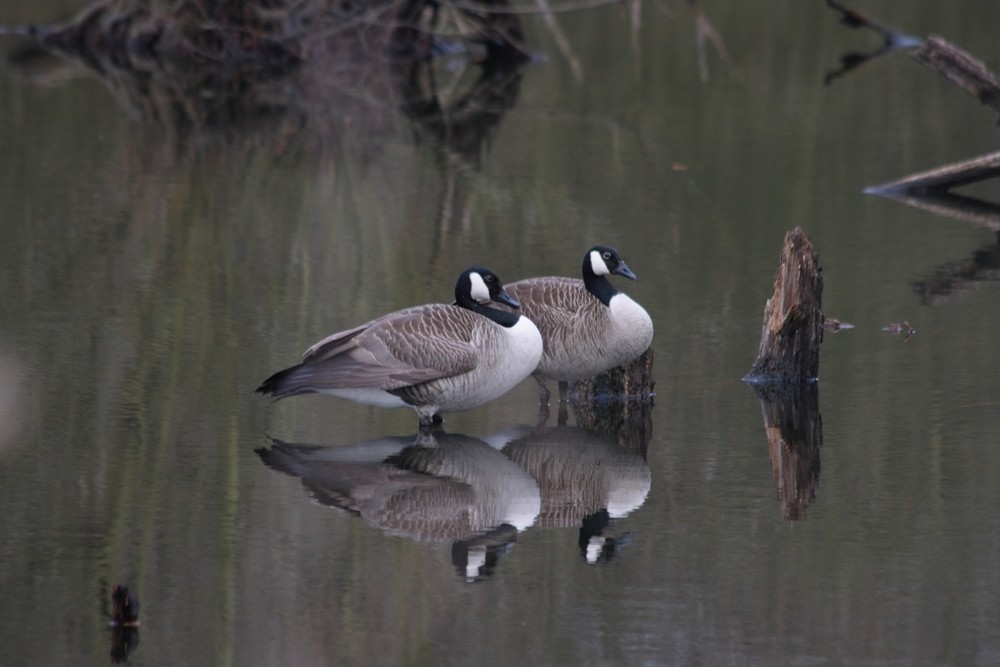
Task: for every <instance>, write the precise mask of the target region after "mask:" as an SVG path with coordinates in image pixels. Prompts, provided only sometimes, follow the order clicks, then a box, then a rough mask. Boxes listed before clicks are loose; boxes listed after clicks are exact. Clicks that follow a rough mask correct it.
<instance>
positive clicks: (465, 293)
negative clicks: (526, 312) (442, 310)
mask: <svg viewBox="0 0 1000 667" xmlns="http://www.w3.org/2000/svg"><path fill="white" fill-rule="evenodd" d="M490 301H496V302H497V303H503V304H506V305H508V306H510V307H511V308H520V307H521V304H519V303H518V302H517V300H516V299H514V297H512V296H511V295H510V294H507V292H506V291H505V290H504V288H503V283H501V282H500V278H499V277H498V276H497V274H495V273H493V272H492V271H490V270H489V269H487V268H485V267H482V266H474V267H472V268H469V269H466V270H465V271H464V272H463V273H462V275H460V276H459V277H458V282H457V283H456V284H455V302H456V303H457V304H458V305H460V306H465V307H466V308H468V307H470V306H473V305H486V304H488V303H489V302H490Z"/></svg>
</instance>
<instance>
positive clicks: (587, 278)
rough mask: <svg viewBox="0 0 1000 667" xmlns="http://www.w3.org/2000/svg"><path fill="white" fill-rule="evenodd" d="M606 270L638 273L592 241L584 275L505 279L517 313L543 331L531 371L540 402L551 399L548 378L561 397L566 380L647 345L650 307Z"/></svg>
mask: <svg viewBox="0 0 1000 667" xmlns="http://www.w3.org/2000/svg"><path fill="white" fill-rule="evenodd" d="M609 274H617V275H620V276H625V277H626V278H628V279H630V280H635V278H636V275H635V274H634V273H632V271H631V270H630V269H629V268H628V266H626V265H625V261H624V260H623V259H622V258H621V255H619V254H618V251H617V250H615V249H614V248H609V247H607V246H594V247H593V248H591V249H590V250H588V251H587V254H586V255H584V257H583V280H577V279H574V278H560V277H546V278H528V279H526V280H519V281H517V282H516V283H511V284H510V285H507V292H508V293H509V294H510V295H511V296H513V297H514V299H516V300H517V301H518V302H519V303H520V304H521V313H522V314H524V315H525V316H526V317H528V318H529V319H531V320H532V321H533V322H534V323H535V324H536V325H538V329H539V331H541V332H542V340H543V341H544V344H545V349H544V352H543V353H542V359H541V361H540V362H539V364H538V368H537V369H536V370H535V372H534V373H532V375H533V376H534V378H535V380H536V381H537V382H538V395H539V398H540V399H541V401H542V402H543V403H547V402H548V400H549V389H548V387H547V386H546V383H545V381H546V379H550V380H556V381H558V382H559V399H560V401H563V402H565V400H566V391H567V388H568V385H569V382H570V381H574V380H585V379H587V378H590V377H593V376H595V375H598V374H600V373H603V372H604V371H606V370H609V369H611V368H615V367H616V366H621V365H622V364H626V363H628V362H630V361H632V360H633V359H635V358H636V357H638V356H639V355H640V354H642V353H643V352H645V351H646V350H647V349H648V348H649V344H650V342H652V340H653V322H652V320H650V319H649V313H647V312H646V309H645V308H643V307H642V306H640V305H639V304H638V303H636V302H635V301H633V300H632V299H631V298H629V296H628V295H627V294H623V293H622V292H619V291H618V290H617V289H615V287H614V285H612V284H611V282H610V281H608V279H607V276H608V275H609Z"/></svg>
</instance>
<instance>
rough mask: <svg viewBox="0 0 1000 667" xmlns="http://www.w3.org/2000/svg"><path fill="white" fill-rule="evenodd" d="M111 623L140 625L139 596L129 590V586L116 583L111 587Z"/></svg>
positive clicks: (125, 625)
mask: <svg viewBox="0 0 1000 667" xmlns="http://www.w3.org/2000/svg"><path fill="white" fill-rule="evenodd" d="M111 625H113V626H115V627H130V626H136V625H139V598H138V597H136V595H135V593H132V592H130V591H129V589H128V586H124V585H122V584H115V585H114V588H112V589H111Z"/></svg>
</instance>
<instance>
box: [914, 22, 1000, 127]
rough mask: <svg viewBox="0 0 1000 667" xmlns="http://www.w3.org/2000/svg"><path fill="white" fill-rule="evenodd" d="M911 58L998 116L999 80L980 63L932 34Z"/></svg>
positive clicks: (999, 108)
mask: <svg viewBox="0 0 1000 667" xmlns="http://www.w3.org/2000/svg"><path fill="white" fill-rule="evenodd" d="M913 57H914V58H916V59H917V60H918V61H919V62H921V63H923V64H924V65H927V66H928V67H931V68H932V69H934V70H935V71H937V72H938V73H939V74H940V75H941V76H943V77H944V78H946V79H948V80H949V81H951V82H952V83H954V84H955V85H957V86H958V87H960V88H961V89H962V90H964V91H965V92H967V93H968V94H970V95H972V96H973V97H975V98H977V99H979V101H980V102H982V103H983V104H985V105H986V106H988V107H990V108H991V109H993V110H994V111H996V112H998V113H1000V79H998V78H997V76H996V75H995V74H993V72H991V71H990V70H989V68H987V67H986V65H984V64H983V63H982V61H980V60H977V59H976V58H974V57H973V56H971V55H970V54H968V53H966V52H965V51H963V50H962V49H960V48H958V47H957V46H955V45H953V44H951V43H950V42H948V41H947V40H945V39H944V38H942V37H937V36H934V35H932V36H930V37H928V38H927V39H926V40H925V41H924V43H923V45H922V46H921V47H920V48H919V49H917V50H916V51H915V52H914V53H913ZM998 124H1000V122H998Z"/></svg>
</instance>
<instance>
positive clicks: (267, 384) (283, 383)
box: [254, 364, 313, 400]
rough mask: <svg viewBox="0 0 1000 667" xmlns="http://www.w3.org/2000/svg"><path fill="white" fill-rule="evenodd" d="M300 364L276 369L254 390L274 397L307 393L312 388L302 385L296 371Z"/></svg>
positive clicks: (300, 366)
mask: <svg viewBox="0 0 1000 667" xmlns="http://www.w3.org/2000/svg"><path fill="white" fill-rule="evenodd" d="M301 368H302V364H299V365H297V366H292V367H291V368H286V369H285V370H283V371H278V372H277V373H275V374H274V375H272V376H271V377H269V378H267V379H266V380H264V381H263V382H261V383H260V386H259V387H257V389H255V390H254V391H256V392H257V393H258V394H263V395H265V396H272V397H273V398H274V399H276V400H277V399H279V398H287V397H288V396H295V395H296V394H308V393H311V392H312V391H313V390H312V389H310V388H308V387H305V386H303V385H302V383H301V381H300V378H299V377H297V376H298V375H299V373H298V371H299V370H300V369H301Z"/></svg>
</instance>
